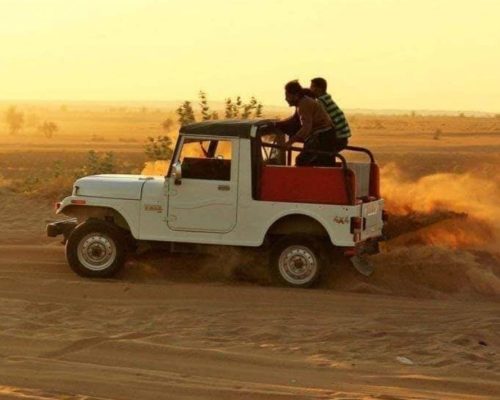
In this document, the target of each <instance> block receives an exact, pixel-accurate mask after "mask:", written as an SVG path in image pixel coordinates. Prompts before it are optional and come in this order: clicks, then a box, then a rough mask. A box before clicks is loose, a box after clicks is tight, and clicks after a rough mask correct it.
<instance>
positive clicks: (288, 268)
mask: <svg viewBox="0 0 500 400" xmlns="http://www.w3.org/2000/svg"><path fill="white" fill-rule="evenodd" d="M278 263H279V265H278V266H279V270H280V273H281V276H282V277H283V279H285V280H286V281H287V282H288V283H291V284H292V285H303V284H305V283H308V282H310V281H311V280H312V279H314V277H315V276H316V273H317V271H318V260H317V258H316V255H315V254H314V252H313V251H312V250H311V249H309V248H308V247H305V246H289V247H287V248H286V249H284V250H283V251H282V253H281V255H280V258H279V262H278Z"/></svg>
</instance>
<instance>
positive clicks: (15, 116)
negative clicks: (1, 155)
mask: <svg viewBox="0 0 500 400" xmlns="http://www.w3.org/2000/svg"><path fill="white" fill-rule="evenodd" d="M5 122H6V123H7V125H8V126H9V133H10V134H11V135H16V134H18V133H19V131H20V130H21V129H22V128H23V126H24V113H23V112H22V111H17V108H16V107H15V106H10V107H9V108H8V109H7V111H6V112H5Z"/></svg>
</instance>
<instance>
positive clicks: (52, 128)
mask: <svg viewBox="0 0 500 400" xmlns="http://www.w3.org/2000/svg"><path fill="white" fill-rule="evenodd" d="M58 129H59V127H58V126H57V125H56V124H55V123H54V122H52V121H45V122H44V123H43V124H41V125H39V126H38V130H39V131H40V132H41V133H42V134H43V135H44V136H45V137H46V138H47V139H51V138H52V136H54V133H55V132H57V130H58Z"/></svg>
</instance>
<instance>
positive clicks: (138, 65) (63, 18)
mask: <svg viewBox="0 0 500 400" xmlns="http://www.w3.org/2000/svg"><path fill="white" fill-rule="evenodd" d="M499 20H500V1H498V0H491V1H488V0H474V1H472V0H470V1H460V0H454V1H453V0H419V1H417V0H300V1H295V0H253V1H243V0H200V1H198V0H116V1H113V0H0V99H2V100H7V99H40V100H137V101H146V100H178V99H185V98H194V97H195V96H196V93H197V92H198V90H199V89H203V90H205V91H207V92H208V94H209V98H212V99H214V100H220V99H223V98H224V97H227V96H234V95H236V94H241V95H243V96H250V95H255V96H257V97H258V98H259V99H261V100H262V101H263V102H264V103H265V104H274V105H285V103H284V100H283V93H282V87H283V84H284V83H285V82H286V81H287V80H289V79H294V78H300V79H301V81H302V82H303V83H304V84H308V83H309V80H310V79H311V78H313V77H315V76H323V77H325V78H326V79H327V80H328V81H329V82H330V84H331V85H330V86H331V92H332V93H333V94H334V97H335V98H336V99H337V100H338V102H339V104H340V105H341V106H343V107H344V108H374V109H387V108H390V109H444V110H478V111H492V112H498V111H500V72H499V71H500V27H499V22H498V21H499Z"/></svg>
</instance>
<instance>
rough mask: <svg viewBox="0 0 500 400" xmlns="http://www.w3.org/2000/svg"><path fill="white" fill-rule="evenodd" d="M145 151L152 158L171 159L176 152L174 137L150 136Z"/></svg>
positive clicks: (155, 159)
mask: <svg viewBox="0 0 500 400" xmlns="http://www.w3.org/2000/svg"><path fill="white" fill-rule="evenodd" d="M145 152H146V156H147V157H148V158H149V159H150V160H154V161H157V160H170V159H171V158H172V155H173V153H174V151H173V149H172V139H171V138H170V137H168V136H157V137H152V136H149V137H148V139H147V143H146V147H145Z"/></svg>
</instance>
